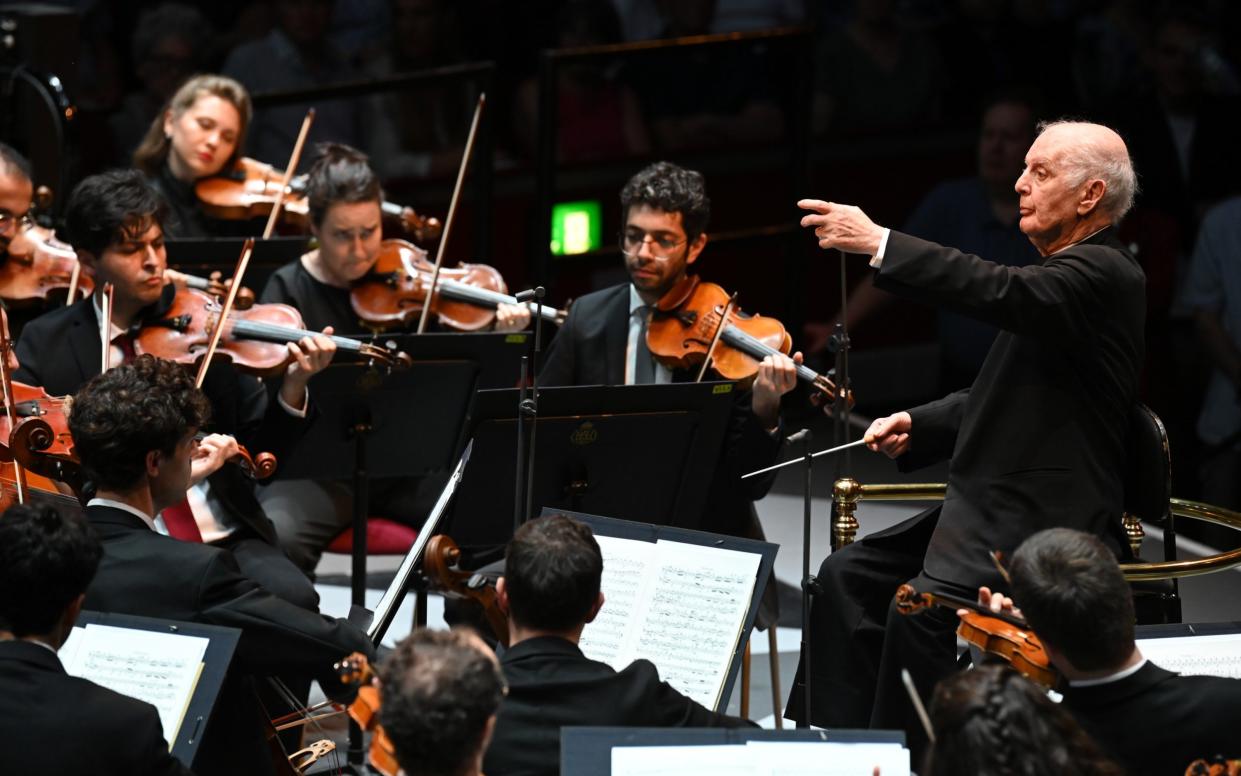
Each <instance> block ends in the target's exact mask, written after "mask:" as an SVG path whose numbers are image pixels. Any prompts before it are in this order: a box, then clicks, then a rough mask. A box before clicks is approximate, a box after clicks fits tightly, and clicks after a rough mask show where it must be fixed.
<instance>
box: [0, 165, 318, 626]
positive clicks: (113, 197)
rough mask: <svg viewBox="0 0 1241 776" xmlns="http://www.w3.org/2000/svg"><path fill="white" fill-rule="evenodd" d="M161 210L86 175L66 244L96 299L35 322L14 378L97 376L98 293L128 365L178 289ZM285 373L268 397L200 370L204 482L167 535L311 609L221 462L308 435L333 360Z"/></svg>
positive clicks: (301, 351) (121, 177) (62, 391)
mask: <svg viewBox="0 0 1241 776" xmlns="http://www.w3.org/2000/svg"><path fill="white" fill-rule="evenodd" d="M166 214H167V211H166V208H165V205H164V202H163V201H162V199H161V198H160V196H159V195H158V194H157V193H156V192H155V191H154V189H152V188H151V186H150V185H149V184H148V183H147V182H146V181H145V180H143V178H142V175H141V174H140V173H138V172H137V171H136V170H123V171H120V170H118V171H113V172H108V173H103V174H100V175H94V176H91V177H89V178H87V179H85V180H83V181H82V182H81V183H80V184H78V186H77V188H75V189H74V191H73V195H72V196H71V198H70V200H69V205H68V209H67V212H66V215H65V222H66V231H67V236H68V237H69V238H70V239H71V240H72V241H73V243H74V244H75V245H76V246H77V248H78V251H79V253H80V255H81V258H82V261H84V262H85V263H86V264H87V265H88V266H90V267H92V268H93V269H94V271H95V273H96V277H97V278H98V279H99V285H98V286H97V287H96V294H95V295H94V296H93V297H92V298H90V299H85V300H82V301H80V302H77V303H76V304H74V305H72V306H70V307H66V308H62V309H59V310H56V311H53V312H51V313H48V314H46V315H44V316H41V317H39V318H37V319H35V320H34V321H32V322H31V323H30V324H29V325H28V326H27V327H26V330H25V331H24V332H23V333H22V336H21V338H20V339H19V340H18V343H17V354H18V360H19V361H20V362H21V369H20V370H19V371H18V373H17V374H16V378H17V379H18V380H20V381H22V382H25V383H29V384H31V385H38V386H42V387H43V388H45V389H46V390H48V391H49V392H53V391H54V392H55V395H58V396H59V395H66V394H71V393H73V392H75V391H76V390H77V389H78V388H79V387H81V385H82V384H83V383H85V382H86V381H87V380H88V379H90V378H91V377H92V376H94V375H96V374H98V373H99V372H100V371H101V367H102V364H101V363H100V360H101V343H100V324H99V321H100V316H101V309H102V299H103V296H104V294H103V290H102V289H103V285H104V284H105V283H110V284H111V285H112V287H113V289H114V292H113V299H112V309H111V321H110V330H111V334H110V335H109V336H110V341H111V347H110V348H109V351H110V356H109V365H110V366H114V365H117V364H121V363H122V362H125V361H128V360H129V359H130V358H131V357H132V355H133V337H132V332H133V330H134V329H135V328H137V327H141V326H142V325H143V324H144V323H147V324H149V323H151V322H154V321H158V320H159V319H160V317H161V315H162V311H164V310H167V309H168V307H169V305H170V304H171V302H172V297H173V295H174V292H175V290H176V289H175V288H174V286H173V285H172V284H171V283H165V281H164V275H163V273H164V269H165V268H166V265H167V262H166V257H165V253H164V232H163V221H164V218H165V216H166ZM289 351H290V354H291V355H292V356H293V362H292V364H291V365H290V366H289V368H288V371H287V372H286V374H285V375H284V378H283V380H281V381H279V387H278V389H277V390H275V391H274V394H275V395H274V396H270V397H269V395H268V390H267V388H266V387H265V386H264V385H263V383H261V382H260V381H259V380H257V379H256V378H254V377H250V376H248V375H242V374H239V373H238V372H237V371H236V370H234V369H233V368H232V367H230V366H228V365H226V364H214V365H212V367H211V369H210V370H208V373H207V378H206V382H205V383H204V386H203V388H204V391H205V392H206V393H207V395H208V396H209V397H210V399H211V403H212V424H213V425H212V429H211V430H213V431H216V432H220V433H221V434H226V435H228V436H225V437H220V438H215V437H213V438H211V439H212V441H211V442H208V443H207V446H208V447H209V448H210V452H211V456H210V457H209V460H208V461H207V462H205V463H204V465H207V466H209V467H213V468H212V470H211V472H210V476H209V477H208V478H207V479H205V480H204V481H202V482H200V483H198V484H196V485H195V486H194V487H193V488H191V489H190V490H189V492H187V493H186V500H185V501H184V502H182V503H180V504H174V505H169V507H170V511H169V512H168V513H166V514H165V515H163V520H164V524H165V527H166V529H167V530H168V531H169V532H170V533H172V534H174V535H176V536H177V537H178V538H187V539H194V540H199V541H205V542H207V543H210V544H212V545H214V546H217V547H221V548H228V549H230V550H231V551H232V552H233V553H234V555H235V556H236V558H237V562H238V563H239V564H240V566H241V568H242V570H243V571H244V572H245V573H246V574H247V575H248V576H250V577H252V578H253V579H255V580H256V581H258V582H259V583H260V584H262V585H263V586H264V587H265V588H267V589H268V590H270V591H272V592H273V593H275V594H276V595H278V596H281V597H282V598H285V599H286V600H288V601H290V602H292V603H294V604H297V605H298V606H300V607H303V608H305V609H309V610H312V611H314V610H316V609H317V607H318V594H317V593H316V592H315V589H314V586H313V585H312V584H311V583H310V580H309V579H308V578H307V577H306V575H304V574H303V573H301V572H300V571H299V570H298V569H297V568H296V567H295V566H294V565H293V564H292V563H290V561H289V560H288V558H287V557H285V555H284V553H283V552H281V551H280V549H279V548H278V547H277V546H276V535H275V531H274V529H273V527H272V524H271V521H270V520H269V519H268V518H267V516H266V515H265V514H264V513H263V509H262V507H261V506H260V505H259V502H258V500H257V499H256V497H255V492H254V490H255V487H254V483H253V481H252V480H249V479H247V478H246V476H245V475H244V474H243V473H242V472H241V470H240V469H239V468H238V467H236V466H225V465H224V461H226V460H227V459H228V458H230V457H231V456H232V455H234V454H235V453H236V452H237V449H236V442H235V441H233V440H232V439H231V438H230V437H232V436H238V437H240V438H241V441H242V442H243V443H244V444H245V445H246V446H247V447H248V448H249V449H252V450H255V451H256V452H257V451H267V452H272V453H274V454H275V455H276V457H277V460H279V459H280V458H281V457H283V455H284V454H285V452H287V451H288V450H290V449H292V446H293V445H294V444H295V443H296V441H297V440H298V439H299V438H300V437H301V435H302V434H303V433H305V429H306V426H307V424H308V422H309V418H310V416H311V414H312V412H311V410H312V407H311V406H310V404H309V394H308V391H307V389H306V385H307V382H308V381H309V379H310V377H311V376H312V375H314V374H315V373H317V372H319V371H320V370H322V369H323V368H324V367H325V366H327V364H328V363H329V362H330V361H331V358H332V354H333V353H334V352H335V345H334V344H333V343H332V341H331V340H329V339H327V338H326V337H324V336H321V335H319V336H315V337H313V338H310V337H307V338H305V339H303V340H302V341H301V342H299V343H296V344H290V345H289Z"/></svg>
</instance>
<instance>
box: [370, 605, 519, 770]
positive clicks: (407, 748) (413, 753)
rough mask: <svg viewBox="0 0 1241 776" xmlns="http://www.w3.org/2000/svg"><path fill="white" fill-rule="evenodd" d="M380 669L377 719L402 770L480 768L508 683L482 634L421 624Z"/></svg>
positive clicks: (397, 647)
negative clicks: (497, 709) (380, 701)
mask: <svg viewBox="0 0 1241 776" xmlns="http://www.w3.org/2000/svg"><path fill="white" fill-rule="evenodd" d="M380 676H381V679H382V684H381V685H380V687H381V696H380V697H381V698H382V706H381V709H380V721H381V724H382V725H383V729H384V730H385V731H386V732H387V734H388V738H389V739H390V740H391V741H392V746H393V748H394V749H395V750H396V757H397V761H398V762H399V763H400V764H401V769H402V772H403V773H405V774H407V776H481V775H482V770H481V767H482V763H483V753H484V752H485V751H487V745H488V743H489V742H490V741H491V734H492V731H493V730H494V729H495V723H496V708H497V707H498V706H499V705H500V703H501V700H502V699H503V698H504V694H505V692H506V690H507V688H506V687H505V685H504V676H503V675H502V674H501V672H500V666H499V665H498V664H497V662H496V656H495V654H494V653H493V652H492V651H491V649H490V648H489V647H488V646H487V645H486V644H484V643H483V641H482V639H480V638H479V637H478V636H477V635H475V634H474V633H473V632H472V631H470V630H469V629H461V630H453V631H431V630H425V629H421V630H416V631H414V632H413V633H412V634H410V635H409V636H407V637H406V638H404V639H403V640H402V641H401V643H400V644H397V646H396V649H395V650H393V652H392V654H391V655H389V656H388V657H387V658H386V659H385V660H384V661H383V664H382V665H381V666H380ZM448 719H451V720H454V724H450V725H445V724H444V720H448Z"/></svg>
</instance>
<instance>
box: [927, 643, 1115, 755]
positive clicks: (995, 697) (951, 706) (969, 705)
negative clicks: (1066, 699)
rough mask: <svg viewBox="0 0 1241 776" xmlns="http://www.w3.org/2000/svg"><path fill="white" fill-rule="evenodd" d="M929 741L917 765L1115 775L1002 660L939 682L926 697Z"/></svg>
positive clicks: (1065, 716) (1067, 718)
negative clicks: (928, 700)
mask: <svg viewBox="0 0 1241 776" xmlns="http://www.w3.org/2000/svg"><path fill="white" fill-rule="evenodd" d="M931 726H932V728H933V729H934V731H935V743H934V744H932V746H931V748H930V750H928V751H927V754H926V761H925V763H924V764H923V767H922V769H921V771H920V773H923V774H926V776H950V775H951V776H955V774H961V773H976V774H985V776H1076V774H1081V776H1120V774H1122V773H1123V771H1122V770H1121V768H1120V766H1118V765H1116V764H1115V763H1114V762H1112V761H1111V760H1109V759H1108V758H1107V757H1106V756H1105V755H1104V754H1103V752H1102V751H1101V750H1100V749H1099V747H1098V745H1097V744H1095V742H1094V741H1093V740H1092V739H1091V738H1090V737H1089V736H1088V735H1086V733H1085V731H1083V730H1082V729H1081V728H1080V727H1079V726H1078V724H1077V721H1076V720H1074V719H1073V716H1072V715H1071V714H1070V713H1069V712H1068V710H1067V709H1064V708H1062V707H1061V706H1060V705H1058V704H1056V703H1053V702H1052V700H1051V699H1050V698H1048V697H1047V693H1045V692H1044V691H1043V690H1042V688H1040V687H1038V686H1037V685H1035V684H1034V683H1033V682H1031V681H1029V680H1028V679H1026V678H1025V677H1023V676H1021V675H1020V674H1018V673H1017V672H1016V671H1014V670H1013V669H1012V668H1011V667H1009V666H1008V665H1006V664H1003V663H992V664H986V665H980V666H977V667H975V668H973V669H972V670H969V671H962V672H960V673H958V674H954V675H952V676H950V677H948V678H947V679H945V680H943V681H942V682H940V683H939V686H938V687H936V688H935V697H934V699H933V700H932V701H931Z"/></svg>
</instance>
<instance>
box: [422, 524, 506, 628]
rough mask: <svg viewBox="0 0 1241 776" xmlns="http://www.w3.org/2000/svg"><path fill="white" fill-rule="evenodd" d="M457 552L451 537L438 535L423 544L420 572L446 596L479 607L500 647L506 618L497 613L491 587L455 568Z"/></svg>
mask: <svg viewBox="0 0 1241 776" xmlns="http://www.w3.org/2000/svg"><path fill="white" fill-rule="evenodd" d="M460 561H461V550H460V548H458V547H457V543H456V542H454V541H453V540H452V538H451V537H449V536H445V535H444V534H439V535H438V536H432V537H431V541H429V542H427V549H426V553H425V555H424V556H423V559H422V568H423V571H424V572H425V573H426V575H427V576H428V577H429V578H431V579H432V580H434V581H436V582H438V583H439V584H440V585H441V586H442V587H443V589H444V592H445V593H447V594H448V595H452V596H455V597H458V598H469V599H471V600H473V601H476V602H477V603H478V604H479V605H481V606H482V607H483V614H484V616H485V617H486V618H487V625H488V626H490V627H491V630H492V632H493V633H494V634H495V637H496V638H497V639H498V640H499V641H500V643H501V644H505V645H507V644H508V643H509V642H508V617H507V616H506V615H505V614H504V612H503V611H501V609H500V600H499V597H498V596H497V595H496V588H495V583H494V582H492V581H491V580H489V579H487V578H486V577H484V576H483V575H482V574H477V573H474V572H472V571H464V570H462V569H459V568H457V564H458V563H459V562H460Z"/></svg>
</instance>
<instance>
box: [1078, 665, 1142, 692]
mask: <svg viewBox="0 0 1241 776" xmlns="http://www.w3.org/2000/svg"><path fill="white" fill-rule="evenodd" d="M1146 663H1147V660H1146V658H1142V659H1141V660H1139V661H1138V663H1137V665H1132V666H1129V667H1128V668H1126V669H1124V670H1122V671H1117V672H1116V673H1114V674H1108V675H1107V676H1101V677H1099V678H1098V679H1077V680H1073V681H1070V682H1069V686H1070V687H1097V686H1098V685H1101V684H1111V683H1112V682H1119V681H1120V680H1121V679H1128V678H1129V677H1131V676H1133V675H1134V674H1136V673H1137V672H1138V671H1140V670H1142V666H1144V665H1146Z"/></svg>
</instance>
